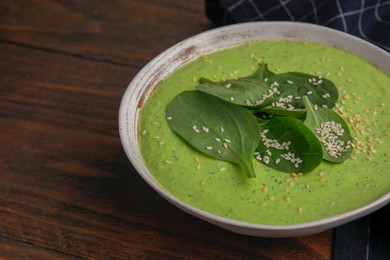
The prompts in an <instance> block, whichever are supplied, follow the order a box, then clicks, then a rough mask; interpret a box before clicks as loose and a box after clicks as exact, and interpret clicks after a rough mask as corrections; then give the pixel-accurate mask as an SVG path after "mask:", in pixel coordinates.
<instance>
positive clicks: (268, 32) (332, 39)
mask: <svg viewBox="0 0 390 260" xmlns="http://www.w3.org/2000/svg"><path fill="white" fill-rule="evenodd" d="M264 39H288V40H304V41H311V42H318V43H321V44H325V45H330V46H335V47H338V48H341V49H344V50H347V51H350V52H352V53H355V54H357V55H359V56H361V57H362V58H364V59H366V60H367V61H369V62H370V63H372V64H374V65H375V66H377V67H378V68H380V69H381V70H382V71H384V72H386V73H388V74H390V62H389V60H390V54H389V53H387V52H385V51H384V50H382V49H380V48H378V47H376V46H374V45H372V44H370V43H368V42H366V41H363V40H361V39H359V38H357V37H354V36H351V35H348V34H346V33H343V32H339V31H336V30H333V29H329V28H326V27H322V26H318V25H313V24H306V23H296V22H253V23H244V24H237V25H231V26H225V27H221V28H218V29H213V30H210V31H207V32H204V33H201V34H198V35H195V36H193V37H191V38H188V39H186V40H184V41H182V42H180V43H178V44H176V45H174V46H173V47H171V48H169V49H167V50H166V51H164V52H163V53H161V54H160V55H158V56H157V57H156V58H154V59H153V60H152V61H150V62H149V63H148V64H147V65H146V66H145V67H144V68H143V69H142V70H141V71H140V72H139V73H138V74H137V75H136V77H134V79H133V80H132V81H131V83H130V84H129V86H128V88H127V90H126V92H125V94H124V96H123V98H122V102H121V106H120V111H119V132H120V138H121V142H122V145H123V148H124V150H125V152H126V154H127V156H128V158H129V159H130V161H131V163H132V164H133V166H134V167H135V169H136V170H137V171H138V173H139V174H140V175H141V176H142V178H143V179H144V180H145V181H146V182H147V183H148V184H149V185H150V186H151V187H152V188H153V189H154V190H156V191H157V192H158V193H159V194H160V195H161V196H163V197H164V198H165V199H167V200H168V201H170V202H171V203H172V204H174V205H176V206H177V207H179V208H180V209H182V210H184V211H186V212H188V213H190V214H192V215H194V216H196V217H198V218H201V219H203V220H205V221H208V222H210V223H213V224H215V225H217V226H220V227H222V228H225V229H228V230H231V231H234V232H237V233H241V234H246V235H253V236H268V237H287V236H300V235H309V234H314V233H318V232H321V231H324V230H327V229H330V228H333V227H336V226H338V225H341V224H344V223H346V222H349V221H352V220H354V219H357V218H360V217H362V216H365V215H367V214H369V213H371V212H373V211H375V210H377V209H379V208H380V207H382V206H384V205H386V204H387V203H389V202H390V193H388V194H386V195H384V196H383V197H381V198H379V199H377V200H375V201H373V202H372V203H370V204H368V205H365V206H363V207H360V208H358V209H355V210H352V211H349V212H346V213H344V214H340V215H337V216H334V217H330V218H326V219H321V220H318V221H312V222H308V223H303V224H294V225H287V226H274V225H272V226H271V225H260V224H252V223H246V222H242V221H236V220H231V219H227V218H223V217H219V216H216V215H213V214H210V213H208V212H205V211H202V210H200V209H197V208H195V207H192V206H190V205H188V204H186V203H183V202H182V201H180V200H178V199H177V198H175V197H174V196H173V195H172V194H170V193H169V192H168V191H167V190H165V189H164V188H163V187H162V186H160V184H159V183H158V182H157V181H156V180H155V178H154V177H153V176H152V174H151V173H150V172H149V170H148V169H147V167H146V166H145V164H144V162H143V160H142V157H141V153H140V149H139V146H138V142H137V140H138V133H137V123H138V117H139V111H140V109H141V107H142V104H143V103H144V102H145V100H146V99H147V98H148V96H149V95H150V94H151V92H152V91H153V89H154V88H156V86H157V85H158V83H159V82H160V81H161V80H162V79H163V78H165V77H166V76H167V75H168V74H170V73H171V72H172V71H174V70H176V69H177V68H178V67H180V66H182V65H183V64H185V63H187V62H189V61H190V60H193V59H195V58H197V57H199V55H200V54H206V53H210V52H215V51H218V50H221V49H224V48H227V47H231V46H235V45H238V44H241V43H244V42H248V41H254V40H264Z"/></svg>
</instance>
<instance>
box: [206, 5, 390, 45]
mask: <svg viewBox="0 0 390 260" xmlns="http://www.w3.org/2000/svg"><path fill="white" fill-rule="evenodd" d="M207 8H208V9H207ZM206 10H208V17H209V18H210V19H211V20H213V21H214V22H216V23H217V24H219V25H222V24H228V23H241V22H249V21H299V22H307V23H315V24H320V25H323V26H327V27H330V28H334V29H337V30H340V31H344V32H346V33H349V34H352V35H355V36H357V37H360V38H362V39H364V40H367V41H369V42H371V43H373V44H375V45H377V46H379V47H381V48H383V49H385V50H387V51H388V52H390V1H389V0H387V1H385V0H295V1H293V0H274V1H271V0H206ZM213 11H214V13H213ZM221 12H225V13H224V14H222V13H221ZM213 14H214V16H213ZM216 14H218V15H219V16H218V17H216V16H215V15H216Z"/></svg>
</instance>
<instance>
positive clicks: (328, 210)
mask: <svg viewBox="0 0 390 260" xmlns="http://www.w3.org/2000/svg"><path fill="white" fill-rule="evenodd" d="M260 62H264V63H267V64H268V66H269V68H270V70H271V71H273V72H275V73H283V72H291V71H299V72H305V73H311V74H314V75H319V76H323V77H325V78H327V79H329V80H332V81H333V82H334V83H335V84H336V86H337V88H338V90H339V95H340V98H339V101H338V104H337V106H336V108H335V110H337V111H338V113H339V114H340V115H342V116H343V117H344V118H345V119H346V121H347V122H348V123H349V126H350V129H351V132H352V135H353V137H354V146H355V147H354V151H353V153H352V156H351V158H350V159H348V160H347V161H345V162H343V163H341V164H333V163H327V162H322V163H321V165H320V166H319V167H318V168H317V169H315V170H314V171H313V172H310V173H307V174H304V175H302V176H299V177H293V176H292V175H290V174H288V173H283V172H279V171H276V170H273V169H271V168H269V167H266V166H264V165H262V164H260V163H259V162H258V161H257V160H256V159H253V163H254V165H255V171H256V176H257V177H256V178H250V179H248V178H247V177H246V175H245V174H244V173H242V172H241V171H240V169H239V167H238V166H236V165H234V164H231V163H228V162H223V161H219V160H216V159H213V158H211V157H208V156H206V155H203V154H202V153H200V152H198V151H197V150H195V149H194V148H192V147H191V146H189V145H188V144H187V143H186V142H185V141H184V140H183V139H181V138H180V137H178V136H177V135H176V134H175V133H174V132H173V131H172V130H171V129H170V128H169V126H168V124H167V122H166V119H165V108H166V105H167V104H168V103H169V102H170V101H171V100H172V99H173V98H174V97H175V96H176V95H177V94H179V93H180V92H182V91H184V90H193V89H195V86H196V85H197V80H198V79H199V78H200V77H202V76H203V77H207V78H210V79H213V80H218V81H219V80H224V79H231V78H237V77H241V76H248V75H250V74H252V73H253V72H254V70H256V68H257V65H256V64H258V63H260ZM389 86H390V76H389V75H387V74H385V73H383V72H381V71H380V70H378V69H377V68H375V67H374V66H372V65H371V64H369V63H367V62H366V61H365V60H363V59H361V58H360V57H358V56H356V55H354V54H351V53H348V52H345V51H343V50H340V49H337V48H333V47H328V46H323V45H320V44H316V43H309V42H295V41H276V40H275V41H261V42H251V43H248V44H245V45H239V46H236V47H233V48H229V49H225V50H222V51H219V52H215V53H211V54H207V55H204V56H201V57H199V58H198V59H196V60H194V61H191V62H190V63H188V64H186V65H184V66H183V67H181V68H180V69H178V70H177V71H175V72H173V73H172V74H171V75H169V76H168V77H167V78H166V79H164V80H163V81H162V82H160V84H159V85H158V87H157V88H156V89H155V90H154V92H153V93H152V95H151V96H150V97H149V98H148V99H147V101H146V102H145V103H144V104H143V107H142V109H141V114H140V121H139V126H138V127H139V128H138V131H139V145H140V149H141V153H142V156H143V158H144V162H145V164H146V165H147V167H148V169H149V171H150V172H151V173H152V174H153V176H154V177H155V178H156V179H157V181H158V182H159V183H160V184H161V186H162V187H164V188H165V189H166V190H167V191H168V192H170V193H171V194H173V195H174V196H175V197H177V198H178V199H180V200H181V201H183V202H185V203H188V204H190V205H192V206H194V207H197V208H199V209H202V210H204V211H207V212H210V213H213V214H215V215H219V216H222V217H226V218H230V219H235V220H241V221H247V222H252V223H258V224H270V225H287V224H297V223H302V222H307V221H313V220H318V219H322V218H326V217H331V216H334V215H337V214H340V213H343V212H346V211H349V210H352V209H356V208H358V207H361V206H363V205H365V204H367V203H369V202H372V201H373V200H375V199H377V198H379V197H381V196H383V195H384V194H386V193H388V192H390V170H389V169H390V161H389V154H388V147H389V146H390V142H389V134H390V123H389V109H388V108H387V107H386V106H387V105H388V104H389V102H388V101H389V95H388V91H389Z"/></svg>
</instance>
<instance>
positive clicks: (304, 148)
mask: <svg viewBox="0 0 390 260" xmlns="http://www.w3.org/2000/svg"><path fill="white" fill-rule="evenodd" d="M259 127H260V143H259V145H258V147H257V149H256V152H255V158H256V159H257V160H258V161H260V162H262V163H263V164H265V165H267V166H269V167H271V168H274V169H276V170H279V171H283V172H289V173H292V172H302V173H307V172H311V171H312V170H314V169H315V168H316V167H317V166H318V165H319V164H320V163H321V161H322V153H323V152H322V147H321V143H320V142H319V140H318V139H317V137H316V136H315V134H314V133H313V132H312V131H311V130H310V129H309V128H308V127H307V126H305V125H304V124H303V123H302V122H301V121H300V120H298V119H295V118H292V117H283V116H275V117H273V118H271V119H270V120H269V121H268V122H267V123H266V124H261V125H259Z"/></svg>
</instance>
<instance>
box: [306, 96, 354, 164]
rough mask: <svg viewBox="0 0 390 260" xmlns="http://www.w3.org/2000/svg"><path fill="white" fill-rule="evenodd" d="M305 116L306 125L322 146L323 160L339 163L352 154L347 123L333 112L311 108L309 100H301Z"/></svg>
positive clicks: (350, 137)
mask: <svg viewBox="0 0 390 260" xmlns="http://www.w3.org/2000/svg"><path fill="white" fill-rule="evenodd" d="M303 100H304V102H305V105H306V109H307V114H306V119H305V122H304V123H305V125H307V126H308V127H309V128H310V129H311V130H312V131H313V132H314V133H315V134H316V136H317V137H318V139H319V140H320V142H321V144H322V149H323V152H324V153H323V154H324V159H325V160H327V161H330V162H336V163H341V162H343V161H345V160H346V159H348V158H349V157H350V155H351V153H352V146H351V144H352V136H351V133H350V130H349V127H348V125H347V123H346V122H345V121H344V119H343V118H342V117H341V116H339V115H338V114H337V113H336V112H335V111H333V110H331V109H325V108H321V107H315V106H313V105H312V104H311V103H310V101H309V99H308V98H307V97H306V96H305V97H304V98H303Z"/></svg>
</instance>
